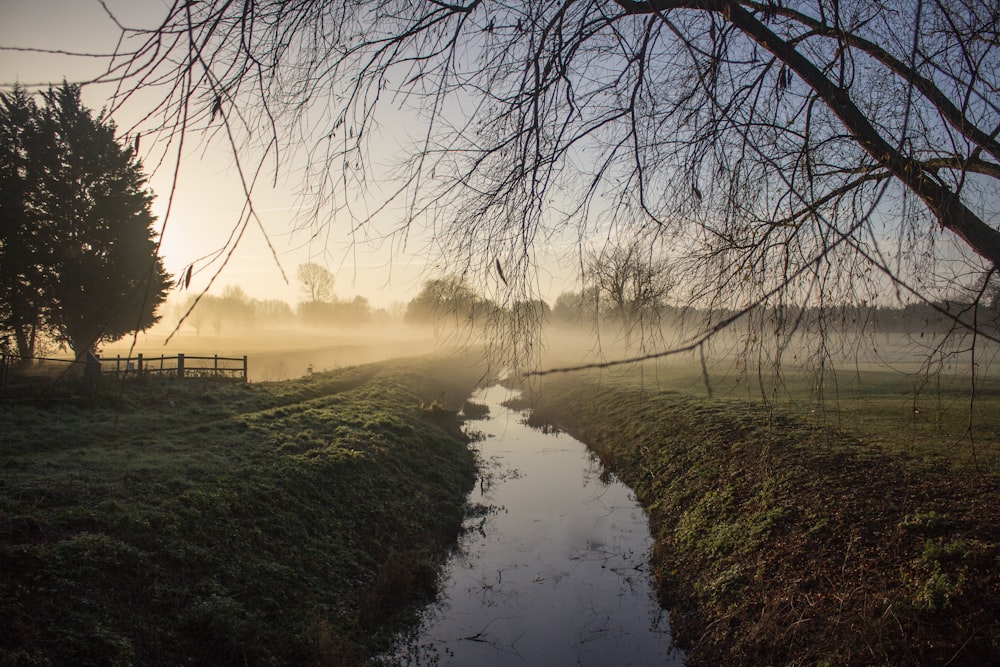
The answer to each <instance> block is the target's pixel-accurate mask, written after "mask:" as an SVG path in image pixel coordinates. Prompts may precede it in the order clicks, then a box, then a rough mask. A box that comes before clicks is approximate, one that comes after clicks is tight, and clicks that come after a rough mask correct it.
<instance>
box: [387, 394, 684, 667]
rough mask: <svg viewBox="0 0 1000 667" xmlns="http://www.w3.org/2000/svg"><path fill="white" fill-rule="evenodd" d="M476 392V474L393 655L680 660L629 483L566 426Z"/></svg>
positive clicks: (587, 661)
mask: <svg viewBox="0 0 1000 667" xmlns="http://www.w3.org/2000/svg"><path fill="white" fill-rule="evenodd" d="M511 396H512V394H511V392H510V390H508V389H506V388H503V387H500V386H495V387H491V388H489V389H485V390H480V391H478V392H477V393H476V394H475V395H474V396H473V399H472V400H473V401H475V402H477V403H480V404H486V405H488V406H489V409H490V413H489V415H488V416H487V417H486V418H485V419H481V420H478V419H477V420H467V421H466V423H465V426H466V430H467V431H469V432H470V433H473V432H479V433H481V434H482V436H483V437H482V439H480V440H479V441H478V442H475V443H473V445H472V446H473V447H475V448H476V449H477V450H478V452H479V457H480V466H481V470H480V478H479V480H478V481H477V486H476V488H475V489H474V490H473V491H472V493H470V495H469V500H468V502H469V504H470V507H471V508H472V509H471V511H470V516H469V517H468V518H467V519H466V521H465V531H464V533H463V534H462V536H461V537H460V538H459V544H458V547H457V549H456V551H455V553H454V554H453V555H452V556H451V557H450V558H449V560H448V562H447V564H446V566H445V570H444V573H443V574H442V581H441V584H440V588H439V593H438V597H437V600H436V602H434V603H432V604H431V605H430V606H429V607H428V608H427V609H426V610H425V611H424V612H423V615H422V621H421V623H420V627H419V629H418V630H417V631H416V633H415V634H414V635H413V636H409V637H407V638H405V639H403V640H401V641H400V643H399V645H398V646H397V648H396V650H395V652H394V654H393V655H392V657H391V658H390V659H391V661H392V662H393V664H400V665H477V666H478V665H651V664H657V665H682V664H683V656H682V655H681V653H680V652H679V651H678V650H676V649H675V648H673V646H672V642H671V637H670V629H669V624H668V619H667V615H666V612H664V611H663V610H662V609H660V606H659V605H658V604H657V601H656V598H655V592H654V588H653V582H652V581H651V576H650V573H649V568H648V561H649V553H650V548H651V546H652V539H651V538H650V535H649V528H648V522H647V519H646V515H645V512H644V511H643V510H642V508H641V507H640V506H639V505H638V503H637V502H636V501H635V498H634V497H633V495H632V493H631V491H630V490H629V489H628V487H626V486H625V485H624V484H622V483H621V482H619V481H618V480H617V479H615V478H614V477H613V476H609V475H607V474H604V473H603V469H602V467H601V464H600V463H599V462H598V461H596V459H595V458H594V457H593V456H592V455H591V454H590V452H589V451H588V450H587V448H586V446H584V445H583V444H582V443H580V442H579V441H577V440H575V439H573V438H572V437H570V436H569V435H567V434H553V433H545V432H542V431H541V430H537V429H533V428H530V427H528V426H526V425H525V424H524V423H523V421H524V418H525V416H526V415H525V414H524V413H521V412H518V411H515V410H509V409H507V408H505V407H503V406H502V405H501V402H503V401H504V400H506V399H508V398H511Z"/></svg>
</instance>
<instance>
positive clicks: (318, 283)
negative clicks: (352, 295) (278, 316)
mask: <svg viewBox="0 0 1000 667" xmlns="http://www.w3.org/2000/svg"><path fill="white" fill-rule="evenodd" d="M297 275H298V278H299V282H300V283H302V292H303V293H304V294H305V296H306V301H311V302H317V301H329V300H330V299H331V298H333V274H332V273H330V271H329V270H328V269H327V268H326V267H324V266H320V265H319V264H316V263H315V262H307V263H305V264H299V270H298V274H297Z"/></svg>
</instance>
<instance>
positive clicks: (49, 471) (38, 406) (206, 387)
mask: <svg viewBox="0 0 1000 667" xmlns="http://www.w3.org/2000/svg"><path fill="white" fill-rule="evenodd" d="M480 374H481V370H478V369H476V368H475V367H474V364H473V363H471V362H470V361H469V360H468V359H455V358H452V359H451V360H444V359H429V358H425V359H421V360H413V361H397V362H383V363H376V364H369V365H364V366H355V367H350V368H345V369H341V370H336V371H331V372H328V373H314V374H312V375H309V376H307V377H303V378H300V379H298V380H294V381H288V382H275V383H242V382H232V381H229V382H227V381H213V380H207V379H188V380H176V379H170V378H136V379H132V380H127V381H125V382H124V383H113V382H112V383H103V385H102V391H101V393H100V395H99V396H98V397H97V398H96V399H95V400H93V401H87V402H82V403H73V402H66V401H61V402H53V403H49V404H46V403H39V402H16V401H15V402H11V401H7V402H4V403H2V404H0V423H2V424H3V428H2V430H0V470H2V471H3V472H2V477H0V626H2V627H3V628H4V631H3V632H2V633H0V663H2V664H80V665H83V664H359V663H360V662H362V661H364V660H365V659H366V658H367V657H369V656H371V655H373V654H374V653H376V652H377V651H378V650H380V649H382V648H383V647H384V642H385V640H386V638H387V637H388V636H389V635H391V634H392V632H393V631H394V630H395V629H396V628H397V627H398V626H399V624H400V623H405V622H406V619H407V618H409V617H410V616H409V615H410V614H412V613H413V611H414V608H415V605H416V604H417V603H419V602H421V601H426V600H427V599H428V598H429V597H430V596H432V595H433V591H434V584H435V580H436V577H437V570H438V566H439V564H440V562H441V560H442V558H443V557H444V556H445V554H446V552H447V549H448V547H449V545H451V544H453V542H454V539H455V536H456V534H457V531H458V530H459V528H460V524H461V520H462V517H463V506H464V499H465V494H466V492H467V491H468V489H469V488H470V485H471V484H472V483H473V480H474V476H475V464H474V460H473V455H472V453H471V452H470V451H469V449H468V448H467V446H466V442H465V440H464V439H463V438H462V437H460V434H459V432H458V428H457V423H454V421H455V417H454V415H452V414H451V413H449V412H446V411H443V410H444V407H443V406H447V407H451V408H458V407H460V406H461V404H462V401H463V400H464V398H465V397H466V396H467V395H468V393H469V392H470V390H471V389H472V388H473V386H474V385H475V384H476V382H477V380H478V379H479V378H480ZM422 406H423V407H422ZM428 406H434V407H433V409H431V408H429V407H428Z"/></svg>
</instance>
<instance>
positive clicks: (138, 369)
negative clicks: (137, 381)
mask: <svg viewBox="0 0 1000 667" xmlns="http://www.w3.org/2000/svg"><path fill="white" fill-rule="evenodd" d="M135 372H136V373H138V374H139V375H142V352H140V353H139V354H137V355H136V356H135Z"/></svg>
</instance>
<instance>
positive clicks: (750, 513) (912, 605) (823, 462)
mask: <svg viewBox="0 0 1000 667" xmlns="http://www.w3.org/2000/svg"><path fill="white" fill-rule="evenodd" d="M532 407H533V408H534V410H535V412H534V414H533V417H532V420H533V421H534V422H536V423H538V424H552V425H556V426H558V427H559V428H562V429H565V430H566V431H568V432H570V433H571V434H572V435H573V436H575V437H576V438H578V439H580V440H582V441H583V442H585V443H587V444H588V445H589V446H590V447H591V448H592V449H593V451H595V452H596V453H597V455H598V456H599V457H600V458H601V460H602V462H603V463H604V464H605V466H606V467H607V468H608V469H609V470H611V471H613V472H614V473H615V474H616V475H617V476H618V477H619V478H620V479H622V480H623V481H624V482H625V483H626V484H628V485H629V486H630V487H631V488H632V489H633V490H634V492H635V493H636V495H637V497H638V499H639V501H640V502H641V503H642V504H643V505H644V506H645V507H646V509H647V512H648V513H649V517H650V523H651V531H652V533H653V535H654V537H655V539H656V548H655V553H654V566H655V572H656V576H657V583H658V587H659V591H660V594H661V599H662V601H663V602H664V604H665V606H667V607H668V608H669V609H670V610H671V626H672V632H673V634H674V637H675V640H677V641H678V643H679V644H680V645H681V646H682V647H684V648H685V649H686V650H687V656H688V662H689V664H692V665H715V664H728V665H762V664H768V665H806V664H837V665H851V664H857V665H860V664H866V665H867V664H886V665H941V664H951V665H959V664H961V665H973V664H976V665H978V664H998V663H1000V611H998V610H1000V525H998V522H997V517H998V516H1000V483H998V476H997V475H996V473H995V472H991V471H986V472H974V471H970V470H965V471H964V472H958V471H956V470H955V469H954V468H950V467H948V466H940V465H929V464H927V463H925V462H923V461H919V460H908V459H907V457H906V456H904V455H901V454H899V453H892V452H889V451H887V450H886V449H884V448H881V447H876V446H874V445H871V444H868V443H867V442H866V441H865V440H864V439H862V438H860V437H857V436H854V435H849V434H847V433H845V432H841V431H836V430H833V429H830V428H826V427H822V426H817V425H810V424H808V423H806V422H805V421H804V420H801V419H795V418H790V417H784V416H781V415H780V414H779V413H776V412H773V411H768V410H765V409H764V408H763V407H761V406H755V405H753V404H750V403H748V402H746V401H733V400H712V399H708V398H704V397H700V398H699V397H694V396H692V395H690V394H684V393H679V392H675V391H667V390H663V389H658V388H657V387H655V386H645V387H644V386H639V385H636V384H635V383H634V382H633V383H631V384H630V383H628V382H617V381H615V380H614V379H613V378H610V377H600V376H586V375H583V374H579V373H577V374H568V375H563V376H553V377H551V378H545V382H544V383H543V384H542V386H541V389H540V391H539V392H538V393H537V394H536V397H535V399H534V403H533V406H532Z"/></svg>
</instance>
